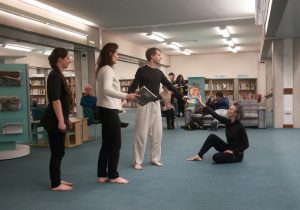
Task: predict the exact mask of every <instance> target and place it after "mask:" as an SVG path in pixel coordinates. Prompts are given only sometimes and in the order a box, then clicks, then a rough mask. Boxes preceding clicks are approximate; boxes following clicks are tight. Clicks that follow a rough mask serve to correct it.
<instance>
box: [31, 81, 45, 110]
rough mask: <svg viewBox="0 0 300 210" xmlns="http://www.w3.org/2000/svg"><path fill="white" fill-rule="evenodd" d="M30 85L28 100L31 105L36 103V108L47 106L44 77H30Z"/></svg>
mask: <svg viewBox="0 0 300 210" xmlns="http://www.w3.org/2000/svg"><path fill="white" fill-rule="evenodd" d="M29 85H30V90H29V91H30V100H31V104H33V102H34V101H36V102H37V105H38V106H46V105H47V88H46V78H45V77H31V78H29Z"/></svg>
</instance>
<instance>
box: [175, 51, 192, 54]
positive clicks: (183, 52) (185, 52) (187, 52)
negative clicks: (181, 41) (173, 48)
mask: <svg viewBox="0 0 300 210" xmlns="http://www.w3.org/2000/svg"><path fill="white" fill-rule="evenodd" d="M177 51H178V52H180V53H182V54H185V55H190V54H191V53H190V52H189V51H190V50H177Z"/></svg>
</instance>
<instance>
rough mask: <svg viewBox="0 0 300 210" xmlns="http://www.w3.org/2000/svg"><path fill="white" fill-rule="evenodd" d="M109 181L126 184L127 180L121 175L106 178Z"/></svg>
mask: <svg viewBox="0 0 300 210" xmlns="http://www.w3.org/2000/svg"><path fill="white" fill-rule="evenodd" d="M108 180H109V182H110V183H116V184H128V182H129V181H128V180H127V179H124V178H122V177H118V178H116V179H108Z"/></svg>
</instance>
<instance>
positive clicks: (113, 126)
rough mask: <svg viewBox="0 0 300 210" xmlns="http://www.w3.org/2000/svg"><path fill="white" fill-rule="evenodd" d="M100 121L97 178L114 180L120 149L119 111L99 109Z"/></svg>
mask: <svg viewBox="0 0 300 210" xmlns="http://www.w3.org/2000/svg"><path fill="white" fill-rule="evenodd" d="M99 115H100V116H101V120H102V146H101V149H100V153H99V159H98V172H97V176H98V177H108V178H109V179H116V178H118V177H119V173H118V164H119V157H120V149H121V122H120V118H119V111H118V110H116V109H107V108H103V107H99Z"/></svg>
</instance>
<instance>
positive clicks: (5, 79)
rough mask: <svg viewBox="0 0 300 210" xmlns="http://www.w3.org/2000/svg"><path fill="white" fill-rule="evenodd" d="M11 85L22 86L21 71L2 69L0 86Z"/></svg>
mask: <svg viewBox="0 0 300 210" xmlns="http://www.w3.org/2000/svg"><path fill="white" fill-rule="evenodd" d="M11 86H21V72H19V71H1V70H0V87H11Z"/></svg>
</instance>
